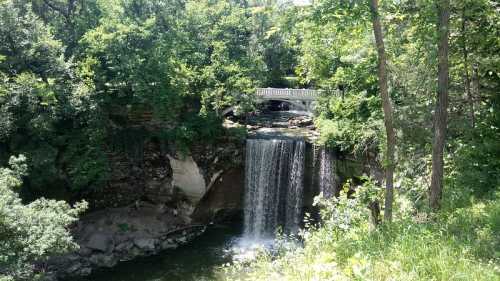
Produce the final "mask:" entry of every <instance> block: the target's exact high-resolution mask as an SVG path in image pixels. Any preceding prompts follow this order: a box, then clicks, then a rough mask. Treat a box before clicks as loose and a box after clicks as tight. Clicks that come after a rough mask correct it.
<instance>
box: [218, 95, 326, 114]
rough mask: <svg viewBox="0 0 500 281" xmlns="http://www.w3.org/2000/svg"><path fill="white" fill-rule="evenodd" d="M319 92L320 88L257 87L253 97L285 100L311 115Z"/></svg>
mask: <svg viewBox="0 0 500 281" xmlns="http://www.w3.org/2000/svg"><path fill="white" fill-rule="evenodd" d="M320 94H321V91H320V90H311V89H278V88H257V89H256V91H255V97H256V102H257V103H262V102H265V101H281V102H286V103H289V104H291V105H294V106H295V107H297V108H299V109H302V110H304V111H305V112H308V113H309V114H311V115H312V112H313V109H314V105H315V103H316V99H317V98H318V97H319V95H320ZM234 109H235V106H232V107H229V108H227V109H225V110H223V111H222V115H223V116H224V115H227V114H229V113H230V112H232V111H234Z"/></svg>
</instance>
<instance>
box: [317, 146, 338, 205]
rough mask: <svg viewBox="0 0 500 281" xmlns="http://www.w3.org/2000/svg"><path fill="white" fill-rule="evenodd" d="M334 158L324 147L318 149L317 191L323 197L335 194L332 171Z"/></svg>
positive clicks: (334, 181) (334, 179) (334, 180)
mask: <svg viewBox="0 0 500 281" xmlns="http://www.w3.org/2000/svg"><path fill="white" fill-rule="evenodd" d="M334 161H335V159H334V157H333V155H332V152H331V151H330V150H328V149H326V148H324V147H322V148H321V149H320V155H319V171H318V183H319V191H320V192H322V193H323V197H325V198H330V197H333V196H335V190H336V178H335V173H334V168H335V167H334V164H335V162H334Z"/></svg>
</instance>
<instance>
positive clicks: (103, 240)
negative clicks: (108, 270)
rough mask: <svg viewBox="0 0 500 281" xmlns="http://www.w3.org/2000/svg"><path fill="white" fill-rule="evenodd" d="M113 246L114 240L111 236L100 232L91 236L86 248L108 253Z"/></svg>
mask: <svg viewBox="0 0 500 281" xmlns="http://www.w3.org/2000/svg"><path fill="white" fill-rule="evenodd" d="M113 244H114V243H113V238H112V237H111V236H110V235H107V234H105V233H99V232H98V233H94V234H92V235H91V236H90V238H89V241H88V242H87V243H86V245H85V246H86V247H87V248H89V249H92V250H98V251H101V252H107V251H108V250H110V249H111V248H112V247H113V246H114V245H113Z"/></svg>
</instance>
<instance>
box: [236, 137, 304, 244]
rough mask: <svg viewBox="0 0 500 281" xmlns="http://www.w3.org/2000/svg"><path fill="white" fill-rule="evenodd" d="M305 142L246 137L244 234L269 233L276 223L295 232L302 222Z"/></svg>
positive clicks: (257, 234)
mask: <svg viewBox="0 0 500 281" xmlns="http://www.w3.org/2000/svg"><path fill="white" fill-rule="evenodd" d="M304 162H305V142H304V141H303V140H291V139H248V140H247V146H246V168H245V203H244V204H245V209H244V216H245V217H244V228H245V229H244V234H245V236H246V237H248V238H251V239H260V238H266V237H272V236H273V235H274V233H275V231H276V230H277V229H278V227H281V228H282V229H283V231H284V232H285V233H294V232H296V231H297V230H298V227H299V224H300V222H301V212H302V199H303V198H302V197H303V194H302V193H303V189H304V186H303V181H304Z"/></svg>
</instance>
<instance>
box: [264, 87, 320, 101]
mask: <svg viewBox="0 0 500 281" xmlns="http://www.w3.org/2000/svg"><path fill="white" fill-rule="evenodd" d="M320 93H321V91H320V90H310V89H277V88H257V91H256V93H255V94H256V95H257V96H258V97H259V98H261V99H266V100H270V99H286V100H316V99H317V98H318V97H319V95H320Z"/></svg>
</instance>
